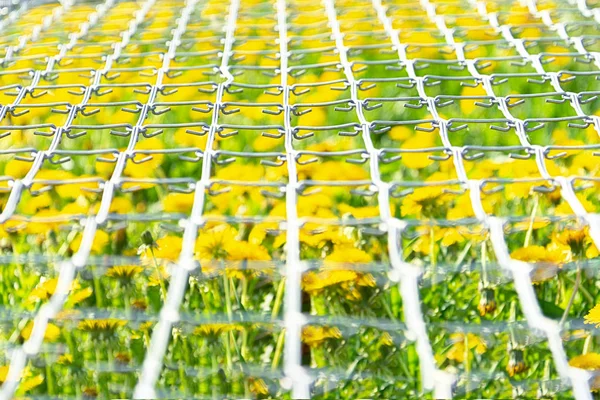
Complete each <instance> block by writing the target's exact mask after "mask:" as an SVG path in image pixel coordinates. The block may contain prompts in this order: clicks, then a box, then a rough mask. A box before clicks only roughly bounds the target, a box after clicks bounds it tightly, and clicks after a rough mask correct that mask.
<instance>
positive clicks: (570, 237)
mask: <svg viewBox="0 0 600 400" xmlns="http://www.w3.org/2000/svg"><path fill="white" fill-rule="evenodd" d="M587 231H588V228H587V227H585V228H581V229H564V230H561V231H560V232H557V233H555V234H554V235H553V240H554V241H555V242H556V243H558V244H561V245H563V246H568V247H569V249H570V250H571V252H572V253H573V255H574V256H575V257H581V256H583V255H584V254H585V251H586V249H587V247H588V246H589V244H590V243H591V239H590V237H589V236H588V234H587Z"/></svg>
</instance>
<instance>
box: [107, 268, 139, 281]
mask: <svg viewBox="0 0 600 400" xmlns="http://www.w3.org/2000/svg"><path fill="white" fill-rule="evenodd" d="M142 272H144V268H143V267H141V266H139V265H118V266H115V267H110V268H109V269H108V270H107V271H106V276H108V277H110V278H115V279H117V280H119V281H120V282H121V283H122V284H130V283H131V282H132V281H133V279H134V278H135V277H136V276H137V275H139V274H141V273H142Z"/></svg>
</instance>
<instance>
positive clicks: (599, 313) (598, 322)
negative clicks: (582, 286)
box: [583, 304, 600, 328]
mask: <svg viewBox="0 0 600 400" xmlns="http://www.w3.org/2000/svg"><path fill="white" fill-rule="evenodd" d="M583 321H584V322H585V323H586V324H590V325H595V326H596V328H598V327H600V304H596V305H595V306H594V307H593V308H592V309H591V310H590V311H588V313H587V314H586V315H585V317H584V318H583Z"/></svg>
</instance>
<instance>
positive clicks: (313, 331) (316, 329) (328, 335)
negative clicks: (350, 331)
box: [302, 325, 342, 347]
mask: <svg viewBox="0 0 600 400" xmlns="http://www.w3.org/2000/svg"><path fill="white" fill-rule="evenodd" d="M341 337H342V332H340V330H339V329H338V328H336V327H328V326H314V325H309V326H305V327H304V328H303V329H302V342H304V343H306V344H307V345H309V346H310V347H317V346H319V345H321V344H322V343H324V342H325V341H326V340H329V339H339V338H341Z"/></svg>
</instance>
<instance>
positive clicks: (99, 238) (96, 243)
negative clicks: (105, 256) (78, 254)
mask: <svg viewBox="0 0 600 400" xmlns="http://www.w3.org/2000/svg"><path fill="white" fill-rule="evenodd" d="M82 235H83V234H82V233H81V234H78V235H77V236H76V237H75V239H73V241H72V242H71V243H70V244H69V248H70V249H71V251H74V252H75V251H77V250H79V246H81V236H82ZM108 243H109V237H108V233H106V232H104V231H101V230H98V231H96V235H94V240H93V242H92V249H91V252H92V253H93V254H102V253H103V251H104V248H105V247H106V246H107V245H108Z"/></svg>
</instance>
